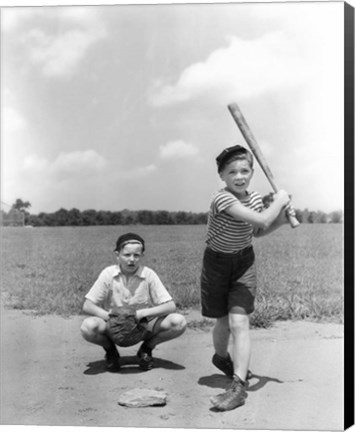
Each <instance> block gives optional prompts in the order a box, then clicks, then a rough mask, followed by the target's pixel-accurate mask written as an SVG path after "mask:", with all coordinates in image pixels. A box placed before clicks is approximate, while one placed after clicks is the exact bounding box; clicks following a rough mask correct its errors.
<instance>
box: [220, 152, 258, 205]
mask: <svg viewBox="0 0 355 432" xmlns="http://www.w3.org/2000/svg"><path fill="white" fill-rule="evenodd" d="M253 173H254V171H253V169H252V168H251V167H250V164H249V162H248V161H247V160H246V159H238V160H235V161H232V162H230V163H229V164H227V165H226V166H225V168H224V169H223V171H222V172H221V173H220V177H221V179H222V180H223V181H224V182H225V184H226V186H227V189H229V190H230V191H231V192H233V193H234V194H236V195H237V196H239V197H243V196H244V195H245V194H246V192H247V189H248V187H249V183H250V180H251V178H252V176H253Z"/></svg>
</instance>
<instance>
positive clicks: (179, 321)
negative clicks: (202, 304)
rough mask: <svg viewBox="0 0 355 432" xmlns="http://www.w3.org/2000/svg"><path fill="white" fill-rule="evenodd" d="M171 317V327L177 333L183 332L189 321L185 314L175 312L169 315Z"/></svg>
mask: <svg viewBox="0 0 355 432" xmlns="http://www.w3.org/2000/svg"><path fill="white" fill-rule="evenodd" d="M169 318H170V328H171V329H172V330H173V331H175V332H176V333H177V334H179V335H180V334H182V333H184V331H185V330H186V327H187V322H186V319H185V317H184V316H182V315H180V314H177V313H173V314H171V315H170V316H169Z"/></svg>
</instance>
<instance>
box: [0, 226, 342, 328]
mask: <svg viewBox="0 0 355 432" xmlns="http://www.w3.org/2000/svg"><path fill="white" fill-rule="evenodd" d="M342 230H343V226H342V225H341V224H304V225H301V226H300V227H299V228H298V229H295V230H292V229H291V228H290V227H289V226H288V225H285V226H283V227H282V228H280V229H279V230H278V231H277V232H275V233H273V234H271V235H269V236H266V237H264V238H259V239H255V241H254V247H255V252H256V257H257V258H256V259H257V268H258V296H257V301H256V310H255V312H254V313H253V315H252V320H251V321H252V325H253V327H268V326H269V325H270V324H271V323H272V322H274V321H275V320H288V319H311V320H327V321H335V322H343V311H344V308H343V299H344V286H343V232H342ZM128 231H134V232H137V233H138V234H140V235H142V236H143V238H144V239H145V240H146V244H147V250H146V256H145V258H144V262H145V263H146V264H147V265H148V266H150V267H152V268H153V269H154V270H155V271H156V272H157V273H158V274H159V276H160V277H161V279H162V281H163V282H164V284H165V285H166V286H167V288H168V289H169V290H170V292H171V294H172V295H173V297H174V299H175V301H176V303H177V305H178V308H179V309H181V310H183V309H189V308H192V309H199V305H200V298H199V278H200V270H201V262H202V254H203V250H204V234H205V227H204V226H201V225H197V226H196V225H194V226H147V225H141V226H132V227H130V226H122V227H120V226H110V227H108V226H106V227H63V228H61V227H56V228H33V229H26V228H2V229H1V295H2V302H3V303H4V304H5V305H6V306H8V307H12V308H16V309H29V310H32V311H34V312H35V313H38V314H53V313H55V314H60V315H64V316H70V315H75V314H80V313H81V307H82V303H83V299H84V295H85V294H86V292H87V291H88V290H89V288H90V286H91V285H92V283H93V282H94V280H95V279H96V277H97V276H98V274H99V272H100V271H101V270H102V269H103V268H104V267H105V266H107V265H110V264H112V263H114V262H115V258H114V255H113V248H114V244H115V241H116V239H117V237H118V236H119V235H120V234H123V233H125V232H128Z"/></svg>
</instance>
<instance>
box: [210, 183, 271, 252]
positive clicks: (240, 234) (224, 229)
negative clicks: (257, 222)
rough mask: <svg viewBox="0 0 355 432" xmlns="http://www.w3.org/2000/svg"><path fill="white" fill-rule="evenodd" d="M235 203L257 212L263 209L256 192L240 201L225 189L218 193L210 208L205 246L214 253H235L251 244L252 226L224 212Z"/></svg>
mask: <svg viewBox="0 0 355 432" xmlns="http://www.w3.org/2000/svg"><path fill="white" fill-rule="evenodd" d="M237 202H241V203H242V204H243V205H244V206H245V207H248V208H250V209H252V210H255V211H257V212H261V211H262V209H263V202H262V199H261V196H260V194H258V193H257V192H250V193H248V194H247V196H246V199H245V200H244V199H243V201H240V200H239V199H238V198H237V197H236V196H235V195H234V194H233V193H232V192H229V191H227V190H225V189H222V190H220V191H218V192H217V193H216V194H215V195H214V197H213V199H212V202H211V206H210V211H209V215H208V224H207V240H206V243H207V246H208V247H209V248H211V249H212V250H214V251H215V252H225V253H235V252H238V251H239V250H241V249H244V248H245V247H248V246H250V245H251V243H252V237H253V226H252V225H251V224H250V223H248V222H244V221H242V220H237V219H235V218H234V217H233V216H230V215H229V214H228V213H226V211H225V210H226V209H227V208H228V207H231V206H232V205H233V204H235V203H237Z"/></svg>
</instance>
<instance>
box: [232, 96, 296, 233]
mask: <svg viewBox="0 0 355 432" xmlns="http://www.w3.org/2000/svg"><path fill="white" fill-rule="evenodd" d="M228 109H229V111H230V113H231V114H232V117H233V119H234V121H235V122H236V123H237V125H238V127H239V130H240V132H241V133H242V135H243V137H244V139H245V141H246V142H247V144H248V146H249V147H250V150H251V151H252V153H253V155H254V156H255V158H256V160H257V161H258V162H259V165H260V167H261V169H262V170H263V171H264V174H265V176H266V178H267V179H268V181H269V183H270V185H271V187H272V189H273V190H274V192H277V191H278V190H279V187H278V186H277V184H276V183H275V180H274V176H273V174H272V172H271V170H270V168H269V165H268V163H267V162H266V159H265V156H264V154H263V153H262V151H261V149H260V147H259V144H258V142H257V141H256V139H255V137H254V135H253V133H252V131H251V129H250V127H249V125H248V123H247V122H246V120H245V118H244V116H243V114H242V112H241V110H240V108H239V106H238V105H237V104H236V103H232V104H229V105H228ZM287 217H288V220H289V222H290V225H291V226H292V228H296V227H298V225H299V224H300V223H299V222H298V220H297V219H296V217H295V216H293V215H292V214H289V213H288V212H287Z"/></svg>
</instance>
